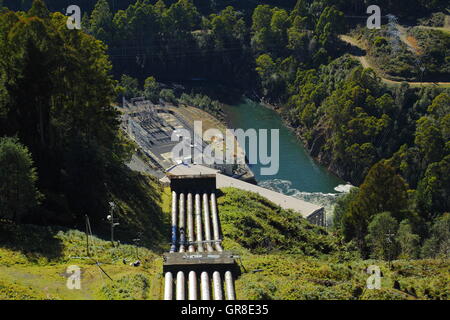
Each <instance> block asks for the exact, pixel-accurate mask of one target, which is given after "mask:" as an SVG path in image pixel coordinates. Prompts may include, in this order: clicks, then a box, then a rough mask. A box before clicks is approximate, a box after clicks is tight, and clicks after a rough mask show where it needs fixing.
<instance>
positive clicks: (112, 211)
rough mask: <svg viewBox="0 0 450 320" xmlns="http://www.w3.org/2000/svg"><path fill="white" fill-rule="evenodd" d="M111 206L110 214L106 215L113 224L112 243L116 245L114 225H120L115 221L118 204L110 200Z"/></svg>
mask: <svg viewBox="0 0 450 320" xmlns="http://www.w3.org/2000/svg"><path fill="white" fill-rule="evenodd" d="M109 206H110V211H109V212H110V214H109V215H108V216H107V217H106V219H107V220H108V221H109V222H110V224H111V243H112V245H113V247H114V246H115V245H114V227H116V226H118V225H119V223H117V222H115V221H114V210H115V208H116V204H115V203H114V202H110V203H109Z"/></svg>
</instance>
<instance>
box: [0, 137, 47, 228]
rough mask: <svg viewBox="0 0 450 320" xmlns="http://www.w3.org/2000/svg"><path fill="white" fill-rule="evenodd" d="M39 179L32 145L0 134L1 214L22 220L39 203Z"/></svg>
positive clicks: (2, 216) (4, 216)
mask: <svg viewBox="0 0 450 320" xmlns="http://www.w3.org/2000/svg"><path fill="white" fill-rule="evenodd" d="M37 179H38V178H37V173H36V169H35V168H34V167H33V160H32V158H31V154H30V152H29V151H28V149H27V148H26V147H25V146H23V145H22V144H20V143H19V141H18V140H17V139H16V138H0V218H7V219H12V220H14V221H16V222H19V221H20V220H21V219H22V218H23V217H24V216H25V215H26V214H28V213H30V211H31V209H33V208H34V207H36V206H37V204H38V203H39V199H40V194H39V192H38V191H37V188H36V182H37Z"/></svg>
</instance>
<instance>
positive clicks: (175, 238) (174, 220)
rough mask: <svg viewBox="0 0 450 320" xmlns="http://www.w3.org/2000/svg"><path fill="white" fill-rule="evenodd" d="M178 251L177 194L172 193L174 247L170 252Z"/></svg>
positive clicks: (172, 246)
mask: <svg viewBox="0 0 450 320" xmlns="http://www.w3.org/2000/svg"><path fill="white" fill-rule="evenodd" d="M176 250H177V193H176V192H175V191H172V245H171V247H170V252H175V251H176Z"/></svg>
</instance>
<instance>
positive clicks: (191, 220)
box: [187, 192, 195, 252]
mask: <svg viewBox="0 0 450 320" xmlns="http://www.w3.org/2000/svg"><path fill="white" fill-rule="evenodd" d="M192 211H193V203H192V193H190V192H189V193H188V195H187V224H188V240H189V243H192V242H194V241H195V240H194V233H195V231H194V217H193V216H192ZM189 252H195V247H194V245H192V244H190V245H189Z"/></svg>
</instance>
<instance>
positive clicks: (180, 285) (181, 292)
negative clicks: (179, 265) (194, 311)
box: [177, 271, 186, 300]
mask: <svg viewBox="0 0 450 320" xmlns="http://www.w3.org/2000/svg"><path fill="white" fill-rule="evenodd" d="M184 280H185V279H184V272H183V271H178V273H177V300H185V299H186V285H185V281H184Z"/></svg>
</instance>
